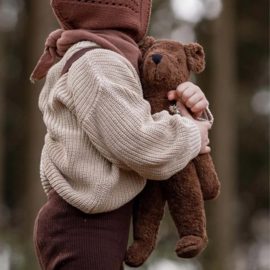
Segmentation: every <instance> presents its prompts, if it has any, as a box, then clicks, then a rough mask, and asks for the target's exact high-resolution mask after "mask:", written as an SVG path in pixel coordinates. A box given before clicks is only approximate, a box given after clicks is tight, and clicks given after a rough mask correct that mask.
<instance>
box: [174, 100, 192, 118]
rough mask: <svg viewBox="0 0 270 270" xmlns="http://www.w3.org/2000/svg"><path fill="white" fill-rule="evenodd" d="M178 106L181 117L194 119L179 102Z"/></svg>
mask: <svg viewBox="0 0 270 270" xmlns="http://www.w3.org/2000/svg"><path fill="white" fill-rule="evenodd" d="M176 106H177V108H178V110H179V112H180V114H181V116H183V117H187V118H190V119H193V117H192V116H191V114H190V113H189V111H188V110H187V108H186V106H185V105H184V104H183V103H182V102H180V101H178V102H177V103H176Z"/></svg>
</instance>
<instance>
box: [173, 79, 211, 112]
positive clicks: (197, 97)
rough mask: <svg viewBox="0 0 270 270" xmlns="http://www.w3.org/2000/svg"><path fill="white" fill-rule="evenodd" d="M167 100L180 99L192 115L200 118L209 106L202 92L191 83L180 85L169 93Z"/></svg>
mask: <svg viewBox="0 0 270 270" xmlns="http://www.w3.org/2000/svg"><path fill="white" fill-rule="evenodd" d="M168 99H169V100H179V99H180V101H181V102H182V103H183V104H184V105H186V107H188V108H189V109H190V110H191V111H192V112H193V113H194V116H195V117H200V116H201V115H202V113H203V111H204V110H205V109H206V108H207V106H208V104H209V103H208V100H207V99H206V97H205V95H204V93H203V91H202V90H201V89H200V88H199V87H198V86H196V85H195V84H193V83H191V82H185V83H182V84H180V85H179V86H178V87H177V89H176V90H173V91H170V92H169V93H168Z"/></svg>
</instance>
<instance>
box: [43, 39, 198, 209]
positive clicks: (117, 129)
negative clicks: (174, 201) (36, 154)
mask: <svg viewBox="0 0 270 270" xmlns="http://www.w3.org/2000/svg"><path fill="white" fill-rule="evenodd" d="M91 46H96V44H94V43H91V42H89V41H82V42H79V43H77V44H75V45H74V46H72V47H71V48H70V49H69V50H68V51H67V53H66V55H65V56H64V57H63V59H62V60H61V61H60V62H59V63H58V64H56V65H55V66H54V67H53V68H52V69H51V70H50V71H49V73H48V75H47V79H46V83H45V86H44V88H43V90H42V92H41V95H40V100H39V106H40V109H41V111H42V112H43V114H44V122H45V124H46V126H47V131H48V133H47V135H46V137H45V145H44V148H43V151H42V160H41V181H42V184H43V187H44V189H45V192H46V193H48V191H49V190H50V188H51V187H53V188H54V189H55V190H56V191H57V193H58V194H59V195H60V196H61V197H62V198H63V199H64V200H65V201H67V202H68V203H69V204H71V205H73V206H75V207H77V208H78V209H80V210H82V211H84V212H86V213H101V212H107V211H112V210H115V209H117V208H119V207H121V206H123V205H124V204H126V203H127V202H129V201H130V200H132V199H133V198H134V197H135V196H136V195H137V194H138V193H139V192H140V191H141V190H142V189H143V188H144V186H145V184H146V179H147V178H148V179H152V180H165V179H168V178H170V177H171V176H172V175H174V174H175V173H176V172H178V171H180V170H182V169H183V168H184V167H185V166H186V165H187V163H188V162H189V161H190V160H191V159H193V158H194V157H196V156H197V155H198V153H199V151H200V147H201V138H200V133H199V130H198V128H197V126H196V125H195V124H194V123H193V122H192V121H190V120H189V119H187V118H185V117H181V116H180V115H173V116H172V115H170V114H169V112H168V111H162V112H160V113H156V114H154V115H151V108H150V104H149V102H147V101H145V100H144V99H143V91H142V88H141V84H140V80H139V77H138V75H137V73H136V70H135V68H134V67H133V66H132V65H131V64H130V62H129V61H128V60H126V59H125V58H124V57H122V56H120V55H119V54H117V53H115V52H112V51H109V50H104V49H95V50H93V51H90V52H88V53H86V54H85V55H84V56H82V57H81V58H80V59H79V60H77V61H76V62H75V63H74V64H73V65H72V67H71V68H70V70H69V72H68V74H65V75H63V76H62V77H61V78H60V74H61V72H62V69H63V67H64V65H65V63H66V61H67V60H68V59H69V58H70V57H71V56H72V55H73V54H74V53H76V52H77V51H79V50H81V49H83V48H87V47H91Z"/></svg>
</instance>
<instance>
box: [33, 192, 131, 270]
mask: <svg viewBox="0 0 270 270" xmlns="http://www.w3.org/2000/svg"><path fill="white" fill-rule="evenodd" d="M132 206H133V201H131V202H129V203H128V204H126V205H124V206H123V207H121V208H119V209H117V210H115V211H112V212H108V213H101V214H86V213H84V212H82V211H80V210H79V209H77V208H75V207H73V206H71V205H70V204H68V203H67V202H66V201H65V200H63V199H62V198H61V197H60V196H59V195H58V194H57V193H56V191H55V190H53V189H52V190H51V191H50V192H49V196H48V201H47V203H46V204H45V205H44V206H43V207H42V208H41V209H40V211H39V213H38V216H37V218H36V221H35V226H34V245H35V251H36V255H37V258H38V261H39V264H40V266H41V268H42V269H43V270H58V269H61V270H122V269H124V266H123V260H124V256H125V253H126V250H127V244H128V235H129V228H130V220H131V214H132Z"/></svg>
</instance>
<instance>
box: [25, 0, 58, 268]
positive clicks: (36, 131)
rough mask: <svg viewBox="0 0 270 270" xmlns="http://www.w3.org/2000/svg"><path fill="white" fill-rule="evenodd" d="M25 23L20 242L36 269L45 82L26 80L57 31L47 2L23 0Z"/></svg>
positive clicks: (28, 262) (41, 189) (30, 264)
mask: <svg viewBox="0 0 270 270" xmlns="http://www.w3.org/2000/svg"><path fill="white" fill-rule="evenodd" d="M26 10H27V11H28V14H27V18H28V21H27V24H26V28H25V31H26V37H25V39H26V42H25V59H26V61H27V62H26V61H25V62H26V63H27V64H26V67H25V73H24V79H25V87H24V88H25V89H26V91H25V96H26V97H27V98H26V109H25V110H26V117H25V125H26V127H25V128H26V143H25V159H24V162H25V164H24V165H25V175H24V177H23V180H24V191H23V196H22V197H21V202H22V205H23V211H24V213H27V215H25V219H24V224H23V225H24V226H23V227H24V233H25V237H23V241H24V242H25V246H27V250H26V256H27V260H26V262H27V264H29V265H26V269H37V265H36V264H35V263H36V260H35V258H34V247H33V243H32V235H33V227H34V221H35V218H36V216H37V213H38V211H39V209H40V208H41V206H42V205H43V204H44V203H45V202H46V196H45V193H44V190H43V188H42V185H41V181H40V176H39V168H40V156H41V151H42V147H43V144H44V136H45V132H46V129H45V125H44V123H43V119H42V114H41V112H40V111H39V108H38V97H39V94H40V91H41V89H42V86H43V84H44V81H42V82H36V83H35V84H32V83H31V82H30V80H29V77H30V74H31V73H32V71H33V69H34V67H35V65H36V63H37V62H38V60H39V57H40V56H41V54H42V53H43V51H44V44H45V40H46V38H47V37H48V35H49V33H50V32H51V31H53V30H55V29H56V28H57V24H56V20H55V18H54V16H53V12H52V10H51V7H50V1H36V0H28V1H26Z"/></svg>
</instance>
